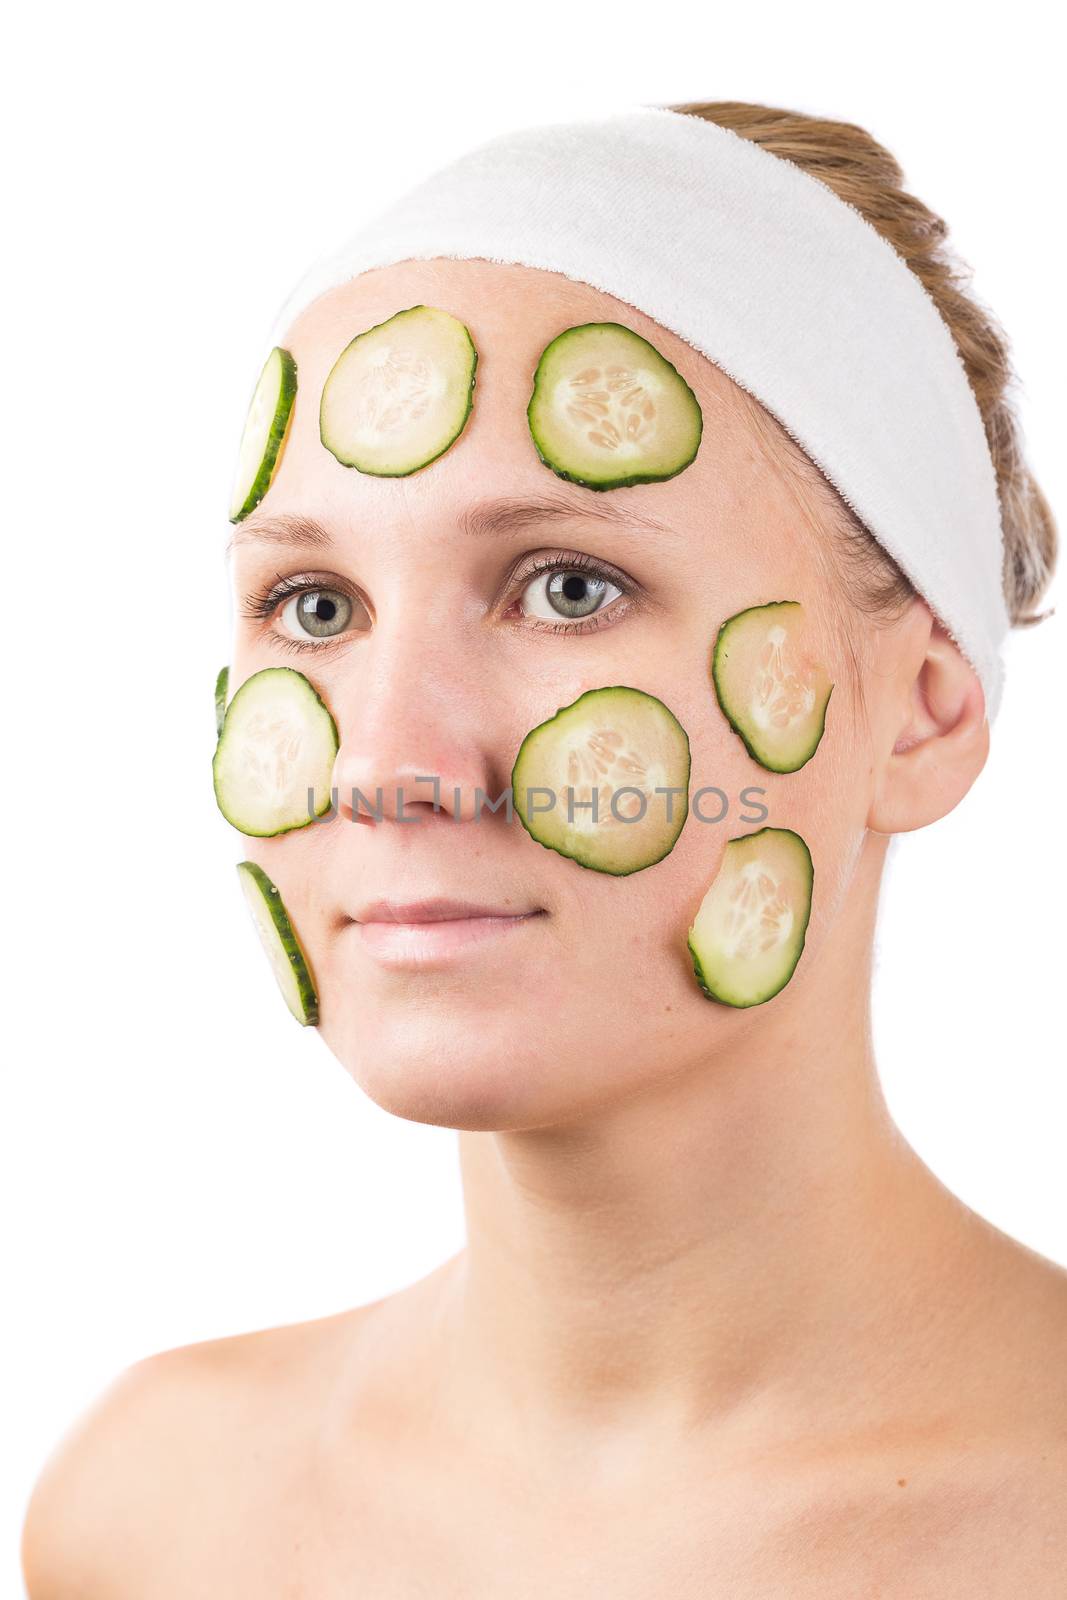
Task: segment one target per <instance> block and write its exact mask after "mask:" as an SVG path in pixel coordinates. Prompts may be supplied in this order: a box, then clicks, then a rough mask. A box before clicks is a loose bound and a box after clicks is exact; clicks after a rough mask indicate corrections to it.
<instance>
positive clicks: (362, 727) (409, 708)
mask: <svg viewBox="0 0 1067 1600" xmlns="http://www.w3.org/2000/svg"><path fill="white" fill-rule="evenodd" d="M498 689H499V686H498V685H497V684H496V682H495V681H494V675H493V670H492V664H491V662H490V661H489V660H488V659H487V658H486V655H485V654H484V652H482V651H480V650H479V647H478V644H477V643H476V642H475V641H469V642H467V643H464V642H461V641H459V640H457V639H456V637H455V635H454V634H452V635H450V636H447V637H446V636H445V635H444V634H442V633H441V632H440V631H439V630H437V629H431V628H429V627H428V626H427V623H426V619H425V617H423V619H422V623H421V625H420V623H419V621H418V620H408V619H406V618H398V619H397V620H395V621H393V622H388V623H379V624H378V625H377V626H376V627H375V629H374V632H373V633H372V635H371V637H370V638H369V639H368V640H367V641H366V642H365V644H364V645H363V646H362V648H361V650H360V652H359V654H358V656H356V657H353V659H352V661H351V664H350V665H348V666H347V667H346V668H345V670H344V674H343V682H342V683H340V684H339V685H338V687H337V688H336V689H335V690H334V691H333V692H332V694H331V699H332V700H333V709H334V716H335V719H336V721H337V726H338V733H339V735H340V747H339V749H338V752H337V756H336V758H335V760H334V766H333V777H332V780H331V787H332V788H333V789H335V790H336V796H337V798H336V806H337V810H338V812H339V813H340V815H341V816H343V817H345V818H347V819H348V820H349V821H351V822H362V823H371V824H374V823H381V822H385V821H389V822H392V823H397V824H398V825H400V826H404V825H407V824H410V823H415V822H426V821H428V820H429V819H430V818H432V817H435V816H438V815H440V816H443V817H446V818H450V819H452V820H453V821H463V820H467V819H471V818H474V817H475V816H479V815H480V816H481V817H483V818H484V819H485V820H489V819H491V816H492V815H493V809H491V808H493V807H494V802H497V801H498V800H499V799H500V797H501V795H502V794H503V792H504V791H505V790H507V789H509V788H510V783H511V759H510V758H513V756H514V752H513V751H508V750H507V748H506V740H505V739H503V738H502V730H500V729H499V727H498V720H499V718H498V716H497V717H494V705H495V706H497V707H499V703H500V702H499V692H498ZM502 745H503V746H504V748H502ZM495 809H499V811H500V814H503V811H504V807H503V806H499V807H497V808H495Z"/></svg>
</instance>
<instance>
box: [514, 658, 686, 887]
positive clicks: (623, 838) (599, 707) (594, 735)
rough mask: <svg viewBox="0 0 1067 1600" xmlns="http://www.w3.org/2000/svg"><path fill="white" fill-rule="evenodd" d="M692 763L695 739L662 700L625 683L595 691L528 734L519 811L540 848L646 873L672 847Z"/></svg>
mask: <svg viewBox="0 0 1067 1600" xmlns="http://www.w3.org/2000/svg"><path fill="white" fill-rule="evenodd" d="M689 769H690V757H689V739H688V737H687V735H686V732H685V729H684V728H683V727H682V725H681V723H680V722H679V721H678V719H677V718H676V717H675V716H674V714H673V713H672V712H670V711H669V710H668V709H667V707H666V706H665V705H664V704H663V701H662V700H657V699H656V698H655V696H654V695H650V694H645V693H644V691H643V690H641V689H629V688H626V687H624V686H623V685H621V684H616V685H614V686H612V687H610V688H607V689H589V690H587V692H586V693H585V694H583V695H579V697H578V699H577V700H575V701H574V702H573V704H571V705H569V706H564V707H562V708H561V709H560V710H559V711H558V712H557V713H556V715H555V716H554V717H551V718H549V720H548V721H547V722H542V723H540V724H539V726H538V727H536V728H534V729H532V731H531V732H530V733H528V734H527V735H526V738H525V739H524V740H523V742H522V744H521V745H520V747H519V753H518V755H517V756H516V758H515V764H514V766H513V768H512V774H511V784H512V793H513V800H514V805H515V810H516V812H517V813H518V816H519V819H520V821H521V822H522V825H523V827H524V828H525V829H526V831H527V832H528V833H529V834H530V836H531V837H532V838H534V839H536V840H537V842H538V844H541V845H544V846H545V848H546V849H548V850H556V851H558V853H559V854H560V855H562V856H568V857H569V858H570V859H571V860H572V861H577V863H578V864H579V866H582V867H591V868H592V869H593V870H594V871H596V872H610V873H614V874H615V875H616V876H623V875H625V874H627V873H631V872H640V871H641V870H642V868H644V867H651V866H653V865H654V864H655V863H656V862H657V861H662V859H663V857H664V856H665V855H668V854H669V853H670V851H671V850H673V848H674V845H675V841H676V840H677V838H678V835H679V834H680V833H681V831H682V828H683V826H684V824H685V819H686V815H687V813H688V800H689ZM657 788H658V789H660V790H664V789H673V790H674V791H675V792H674V793H673V794H665V793H658V794H657V793H656V790H657ZM539 790H540V791H542V792H541V793H540V794H539V793H538V791H539ZM545 791H547V793H546V792H545ZM550 802H551V808H550V809H548V807H549V806H550ZM594 805H595V809H594Z"/></svg>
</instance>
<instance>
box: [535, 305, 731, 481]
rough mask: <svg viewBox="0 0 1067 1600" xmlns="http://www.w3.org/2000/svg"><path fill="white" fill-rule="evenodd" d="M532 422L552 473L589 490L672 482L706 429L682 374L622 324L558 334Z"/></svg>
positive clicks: (542, 367) (539, 379) (544, 357)
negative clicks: (664, 481)
mask: <svg viewBox="0 0 1067 1600" xmlns="http://www.w3.org/2000/svg"><path fill="white" fill-rule="evenodd" d="M526 415H527V419H528V421H529V425H530V433H531V434H532V436H533V441H534V444H535V445H536V446H537V453H538V455H539V456H540V457H541V460H542V461H543V462H544V464H545V466H546V467H551V469H552V471H553V472H554V473H556V474H557V476H558V477H560V478H567V479H568V480H569V481H570V482H571V483H581V484H584V485H585V486H586V488H588V489H623V488H625V487H626V486H627V485H628V484H632V483H657V482H659V481H661V480H662V479H664V478H673V477H674V476H675V475H676V474H677V473H679V472H681V471H682V470H683V468H685V467H687V466H688V465H689V463H690V462H691V461H692V460H693V458H694V456H695V455H696V453H697V450H698V448H699V446H700V435H701V432H702V430H703V417H702V415H701V411H700V405H699V403H698V401H697V397H696V395H695V394H694V393H693V391H692V389H691V388H690V387H689V385H688V384H687V383H686V381H685V379H684V378H683V377H682V375H681V373H680V372H679V371H678V369H677V368H676V367H674V366H672V365H671V363H670V362H669V361H668V360H667V359H666V357H665V356H661V355H660V353H659V351H658V350H656V349H655V348H654V346H652V345H650V344H649V342H648V340H647V339H642V337H641V335H640V334H639V333H635V332H634V331H633V329H632V328H627V327H625V326H624V325H623V324H622V323H621V322H584V323H580V324H579V325H578V326H577V327H574V328H567V329H565V330H564V332H563V333H560V334H557V336H556V338H554V339H553V340H552V343H551V344H549V345H546V347H545V349H544V350H543V351H542V353H541V359H540V361H539V362H538V363H537V370H536V372H535V373H534V386H533V394H532V396H531V398H530V404H529V406H528V407H527V410H526Z"/></svg>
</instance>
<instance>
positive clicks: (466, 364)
mask: <svg viewBox="0 0 1067 1600" xmlns="http://www.w3.org/2000/svg"><path fill="white" fill-rule="evenodd" d="M477 365H478V353H477V351H476V350H475V348H474V341H473V339H472V338H471V336H470V333H469V332H468V331H467V329H466V328H465V327H464V325H463V323H462V322H460V321H459V320H458V318H456V317H454V316H452V314H451V313H450V312H448V311H442V310H440V308H439V307H437V306H423V305H419V306H409V307H408V309H407V310H406V311H398V312H397V313H396V315H395V316H392V317H390V318H389V319H388V321H387V322H379V323H378V324H377V326H376V327H373V328H368V329H367V331H366V332H365V333H360V334H357V335H356V337H355V338H354V339H353V340H352V342H351V344H349V345H347V346H346V347H345V349H344V350H342V352H341V354H340V355H339V356H338V358H337V360H336V361H335V362H334V364H333V367H332V369H331V370H330V374H329V376H328V377H327V379H326V382H325V384H324V385H323V390H322V400H321V402H320V405H319V435H320V437H321V439H322V442H323V444H324V445H325V446H326V448H327V450H329V451H330V453H331V454H332V455H335V456H336V457H337V459H338V461H340V462H341V464H342V466H345V467H356V468H357V469H358V471H360V472H368V473H373V474H374V476H375V477H379V478H406V477H407V476H408V475H409V474H410V473H412V472H418V471H419V469H420V468H421V467H425V466H428V465H429V464H430V462H431V461H436V460H437V457H438V456H440V455H443V454H444V453H445V451H446V450H447V449H448V447H449V446H450V445H451V444H454V443H455V441H456V439H458V438H459V436H460V434H461V433H462V432H463V429H464V428H465V426H466V424H467V418H468V417H469V416H470V414H471V408H472V406H473V404H474V401H473V394H474V372H475V368H476V367H477Z"/></svg>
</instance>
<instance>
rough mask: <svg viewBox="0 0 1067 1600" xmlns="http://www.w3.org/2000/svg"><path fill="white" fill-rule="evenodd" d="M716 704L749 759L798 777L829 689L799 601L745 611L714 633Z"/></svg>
mask: <svg viewBox="0 0 1067 1600" xmlns="http://www.w3.org/2000/svg"><path fill="white" fill-rule="evenodd" d="M711 673H712V679H713V681H714V683H715V693H716V695H717V697H718V701H719V705H720V706H721V707H722V710H723V713H724V715H725V716H726V719H727V721H728V722H729V724H730V726H731V727H732V728H733V730H734V732H735V733H736V734H737V735H738V736H739V738H740V739H741V740H742V741H743V742H744V745H745V748H746V750H747V751H748V753H749V755H750V756H752V758H753V760H755V761H758V762H759V764H760V766H761V767H766V768H767V769H768V771H770V772H796V771H798V770H799V768H801V767H802V766H803V765H804V764H805V762H807V761H810V760H811V758H812V756H813V755H814V754H815V751H816V750H817V748H818V745H819V741H820V739H821V738H822V736H823V729H824V727H825V723H826V707H827V704H828V702H829V699H830V693H831V691H832V689H833V684H832V683H831V681H830V677H829V674H828V673H827V671H826V668H825V667H824V666H823V665H822V663H821V662H820V661H818V660H817V659H816V658H815V655H814V654H813V651H812V648H811V643H810V638H809V632H808V628H807V624H806V619H805V615H804V608H803V606H802V605H800V603H799V601H796V600H775V601H773V602H772V603H771V604H770V605H766V606H749V608H748V609H747V610H746V611H739V612H738V613H737V615H736V616H735V617H730V618H728V619H727V621H726V622H724V623H723V625H722V627H721V628H720V629H719V633H718V637H717V638H716V640H715V649H714V651H713V653H712V663H711Z"/></svg>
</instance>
